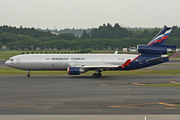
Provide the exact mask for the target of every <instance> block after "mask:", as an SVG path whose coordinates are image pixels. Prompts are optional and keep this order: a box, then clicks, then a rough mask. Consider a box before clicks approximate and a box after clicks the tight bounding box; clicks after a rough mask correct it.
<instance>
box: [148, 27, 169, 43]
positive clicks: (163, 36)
mask: <svg viewBox="0 0 180 120" xmlns="http://www.w3.org/2000/svg"><path fill="white" fill-rule="evenodd" d="M171 30H172V27H164V29H162V30H161V31H160V32H159V33H158V34H157V35H156V36H155V37H154V38H153V39H152V40H151V41H150V42H149V43H148V44H147V45H148V46H150V45H151V46H153V45H164V44H165V43H166V40H167V38H168V37H169V34H170V32H171Z"/></svg>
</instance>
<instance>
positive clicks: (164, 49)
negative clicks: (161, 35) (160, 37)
mask: <svg viewBox="0 0 180 120" xmlns="http://www.w3.org/2000/svg"><path fill="white" fill-rule="evenodd" d="M137 50H138V52H139V53H142V54H158V55H161V54H167V53H170V52H173V51H175V50H176V46H174V45H153V46H148V45H138V46H137Z"/></svg>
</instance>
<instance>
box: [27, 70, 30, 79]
mask: <svg viewBox="0 0 180 120" xmlns="http://www.w3.org/2000/svg"><path fill="white" fill-rule="evenodd" d="M27 72H28V74H27V77H28V78H29V77H30V70H28V71H27Z"/></svg>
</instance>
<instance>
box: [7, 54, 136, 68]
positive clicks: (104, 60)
mask: <svg viewBox="0 0 180 120" xmlns="http://www.w3.org/2000/svg"><path fill="white" fill-rule="evenodd" d="M137 56H138V55H131V54H25V55H17V56H14V57H11V58H10V59H9V60H7V61H6V63H5V64H6V65H7V66H9V67H13V68H17V69H22V70H67V68H68V67H72V66H73V67H81V66H103V67H104V66H107V67H108V66H110V67H111V66H113V65H114V66H116V65H117V66H118V65H122V64H124V63H125V62H126V61H127V60H128V59H131V60H133V59H135V58H136V57H137Z"/></svg>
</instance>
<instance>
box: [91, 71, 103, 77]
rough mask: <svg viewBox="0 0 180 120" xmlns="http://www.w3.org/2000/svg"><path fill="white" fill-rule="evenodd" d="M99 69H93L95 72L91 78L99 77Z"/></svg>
mask: <svg viewBox="0 0 180 120" xmlns="http://www.w3.org/2000/svg"><path fill="white" fill-rule="evenodd" d="M101 72H102V71H101V70H98V69H95V73H94V74H93V75H92V77H93V78H100V77H101V76H102V74H101Z"/></svg>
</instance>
